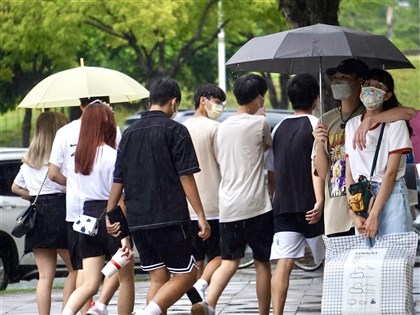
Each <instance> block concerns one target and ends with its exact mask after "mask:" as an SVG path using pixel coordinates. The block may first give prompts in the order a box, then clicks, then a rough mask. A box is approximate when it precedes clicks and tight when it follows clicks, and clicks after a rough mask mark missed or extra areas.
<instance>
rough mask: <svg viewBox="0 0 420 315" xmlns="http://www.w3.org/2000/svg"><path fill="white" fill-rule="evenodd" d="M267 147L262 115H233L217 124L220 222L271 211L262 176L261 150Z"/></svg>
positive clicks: (262, 156)
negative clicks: (220, 179) (220, 176)
mask: <svg viewBox="0 0 420 315" xmlns="http://www.w3.org/2000/svg"><path fill="white" fill-rule="evenodd" d="M268 146H271V136H270V126H269V124H268V121H267V119H266V118H265V117H264V116H260V115H249V114H236V115H234V116H231V117H229V118H227V119H226V120H225V121H223V122H222V123H221V124H220V126H219V129H218V133H217V150H218V152H217V160H218V162H219V165H220V171H221V175H222V181H221V183H220V188H219V200H220V201H219V209H220V219H219V221H220V222H233V221H239V220H245V219H249V218H253V217H256V216H258V215H261V214H264V213H266V212H268V211H271V210H272V207H271V202H270V198H269V196H268V190H267V186H266V183H265V177H264V149H265V147H268Z"/></svg>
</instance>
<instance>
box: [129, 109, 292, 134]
mask: <svg viewBox="0 0 420 315" xmlns="http://www.w3.org/2000/svg"><path fill="white" fill-rule="evenodd" d="M141 113H142V112H138V113H137V114H135V115H132V116H129V117H127V118H126V119H125V125H124V127H123V130H125V129H127V128H128V127H129V126H131V125H132V124H133V123H134V122H136V121H137V120H138V119H139V118H140V117H141ZM235 113H236V109H225V110H224V111H223V113H222V115H220V117H219V118H217V121H219V122H222V121H223V120H225V119H226V118H228V117H229V116H232V115H234V114H235ZM265 113H266V117H267V120H268V123H269V124H270V128H271V129H273V128H274V126H275V125H277V124H278V123H279V122H280V121H282V120H283V119H284V118H286V117H287V116H290V115H291V114H293V111H290V110H287V109H266V110H265ZM194 114H195V110H191V109H188V110H180V111H179V112H178V114H177V115H176V117H175V120H176V121H177V122H179V123H182V122H184V121H185V120H187V119H188V118H191V117H192V116H193V115H194Z"/></svg>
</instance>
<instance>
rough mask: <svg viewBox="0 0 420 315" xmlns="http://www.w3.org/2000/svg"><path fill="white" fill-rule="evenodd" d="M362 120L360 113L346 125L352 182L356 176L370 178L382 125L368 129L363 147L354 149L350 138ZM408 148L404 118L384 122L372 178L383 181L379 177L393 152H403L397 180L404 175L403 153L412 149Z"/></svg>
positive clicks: (408, 141) (381, 176) (408, 142)
mask: <svg viewBox="0 0 420 315" xmlns="http://www.w3.org/2000/svg"><path fill="white" fill-rule="evenodd" d="M361 120H362V115H360V116H357V117H354V118H352V119H351V120H349V121H348V122H347V125H346V155H347V156H348V157H349V162H350V168H351V173H352V175H353V180H354V181H355V182H357V180H358V178H359V175H364V176H366V177H367V178H369V175H370V171H371V168H372V162H373V158H374V156H375V150H376V146H377V144H378V138H379V134H380V131H381V124H378V125H377V126H375V127H374V128H372V129H370V130H369V131H368V133H367V134H366V149H363V151H360V150H359V149H357V148H356V149H353V145H352V139H353V136H354V134H355V132H356V129H357V127H359V125H360V123H361ZM411 149H412V145H411V141H410V136H409V133H408V129H407V125H406V122H405V121H404V120H398V121H395V122H391V123H386V124H385V129H384V134H383V138H382V141H381V146H380V148H379V154H378V160H377V162H376V168H375V171H374V173H373V177H372V181H374V182H379V183H380V182H382V178H383V177H384V175H385V172H386V166H387V163H388V156H389V155H390V154H392V153H395V152H402V153H403V155H402V156H401V161H400V164H399V167H398V173H397V177H396V179H399V178H401V177H402V176H404V174H405V166H406V156H405V155H404V154H405V153H409V152H411Z"/></svg>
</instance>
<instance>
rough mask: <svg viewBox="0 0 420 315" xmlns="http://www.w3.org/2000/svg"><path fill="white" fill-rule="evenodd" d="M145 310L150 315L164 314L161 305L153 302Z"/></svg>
mask: <svg viewBox="0 0 420 315" xmlns="http://www.w3.org/2000/svg"><path fill="white" fill-rule="evenodd" d="M144 310H145V312H146V313H147V314H148V315H160V314H161V313H162V310H161V309H160V307H159V305H158V304H157V303H156V302H153V301H151V302H149V304H147V306H146V308H145V309H144Z"/></svg>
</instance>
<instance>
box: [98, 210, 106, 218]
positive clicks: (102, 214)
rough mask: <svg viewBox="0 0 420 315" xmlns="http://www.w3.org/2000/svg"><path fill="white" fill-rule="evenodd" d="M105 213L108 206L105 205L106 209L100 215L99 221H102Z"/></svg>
mask: <svg viewBox="0 0 420 315" xmlns="http://www.w3.org/2000/svg"><path fill="white" fill-rule="evenodd" d="M105 213H106V207H105V209H104V211H102V213H101V215H100V216H99V218H98V221H101V219H102V217H103V216H104V215H105Z"/></svg>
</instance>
